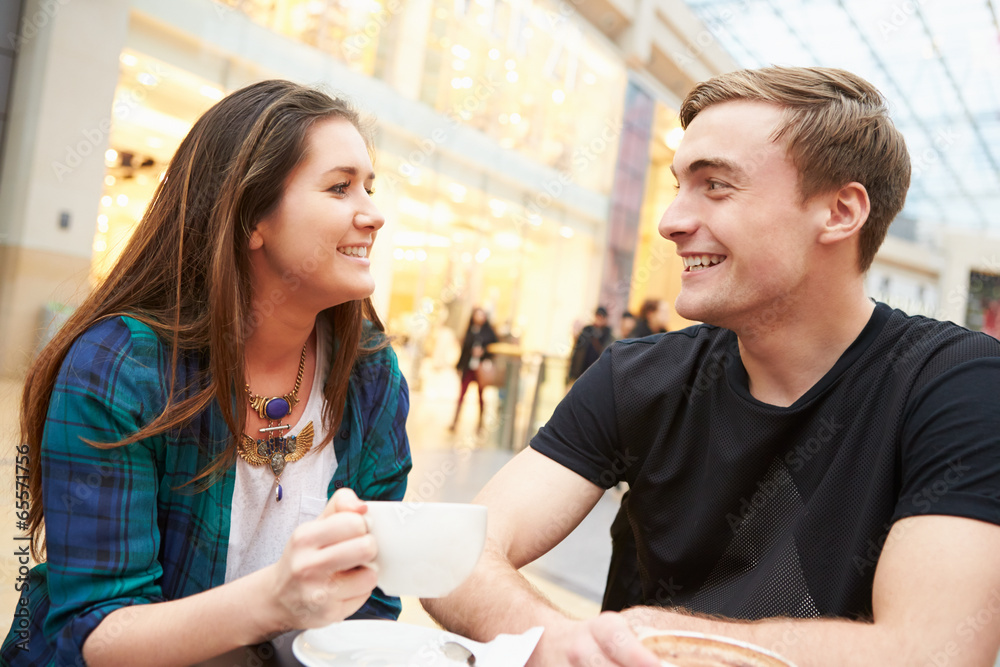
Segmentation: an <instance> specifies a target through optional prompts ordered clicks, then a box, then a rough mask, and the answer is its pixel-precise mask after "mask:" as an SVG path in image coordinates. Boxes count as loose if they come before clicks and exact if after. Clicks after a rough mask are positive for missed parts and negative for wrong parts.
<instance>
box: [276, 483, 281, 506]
mask: <svg viewBox="0 0 1000 667" xmlns="http://www.w3.org/2000/svg"><path fill="white" fill-rule="evenodd" d="M274 502H276V503H280V502H281V484H279V485H278V488H276V489H275V490H274Z"/></svg>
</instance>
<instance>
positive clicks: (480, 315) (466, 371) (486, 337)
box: [449, 306, 497, 431]
mask: <svg viewBox="0 0 1000 667" xmlns="http://www.w3.org/2000/svg"><path fill="white" fill-rule="evenodd" d="M495 342H497V335H496V333H494V331H493V327H492V326H491V325H490V320H489V317H487V315H486V311H485V310H483V309H482V308H479V307H478V306H477V307H475V308H473V309H472V316H471V317H470V318H469V327H468V328H467V329H466V330H465V338H463V339H462V353H461V354H460V355H459V357H458V364H456V365H455V368H456V369H457V370H458V375H459V379H460V382H461V388H460V389H459V392H458V405H456V406H455V418H454V419H453V420H452V422H451V426H450V427H449V428H450V430H452V431H454V430H455V428H456V427H457V426H458V415H459V414H461V412H462V399H464V398H465V392H466V391H468V389H469V385H470V384H472V383H473V382H475V383H476V388H477V389H479V425H478V426H477V429H482V428H483V384H482V382H480V380H479V367H480V366H481V365H482V363H483V362H484V361H488V360H491V359H492V358H493V355H492V354H490V353H489V351H488V350H487V348H488V347H489V346H490V345H492V344H493V343H495Z"/></svg>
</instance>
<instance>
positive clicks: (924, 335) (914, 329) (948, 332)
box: [883, 309, 1000, 364]
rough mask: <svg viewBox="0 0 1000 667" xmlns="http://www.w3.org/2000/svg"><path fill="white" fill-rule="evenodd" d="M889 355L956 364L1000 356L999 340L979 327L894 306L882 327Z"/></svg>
mask: <svg viewBox="0 0 1000 667" xmlns="http://www.w3.org/2000/svg"><path fill="white" fill-rule="evenodd" d="M883 336H884V337H885V340H884V342H885V343H886V344H888V345H889V346H891V348H892V351H890V353H889V354H890V356H897V357H899V358H900V359H905V358H910V359H912V360H914V361H916V360H917V359H921V360H923V362H926V361H929V360H932V359H936V360H938V361H939V362H943V363H945V364H947V363H954V364H959V363H963V362H965V361H971V360H973V359H978V358H989V357H1000V340H997V339H996V338H993V337H992V336H989V335H987V334H985V333H982V332H980V331H972V330H970V329H967V328H966V327H963V326H960V325H958V324H955V323H954V322H950V321H946V320H938V319H934V318H932V317H927V316H924V315H908V314H906V313H904V312H903V311H901V310H898V309H897V310H893V311H892V312H891V313H890V315H889V319H888V321H887V323H886V327H885V329H884V331H883Z"/></svg>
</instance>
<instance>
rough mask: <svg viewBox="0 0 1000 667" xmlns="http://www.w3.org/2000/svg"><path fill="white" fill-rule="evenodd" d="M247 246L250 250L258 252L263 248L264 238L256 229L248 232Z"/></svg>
mask: <svg viewBox="0 0 1000 667" xmlns="http://www.w3.org/2000/svg"><path fill="white" fill-rule="evenodd" d="M247 245H248V246H249V247H250V249H251V250H260V249H261V248H263V247H264V237H263V236H261V234H260V231H259V230H258V228H257V227H254V228H253V231H252V232H250V239H249V240H248V241H247Z"/></svg>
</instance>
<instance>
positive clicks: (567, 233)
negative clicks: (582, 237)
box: [559, 225, 574, 239]
mask: <svg viewBox="0 0 1000 667" xmlns="http://www.w3.org/2000/svg"><path fill="white" fill-rule="evenodd" d="M573 234H574V232H573V228H572V227H566V226H565V225H563V226H562V227H560V228H559V236H561V237H563V238H564V239H571V238H573Z"/></svg>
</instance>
